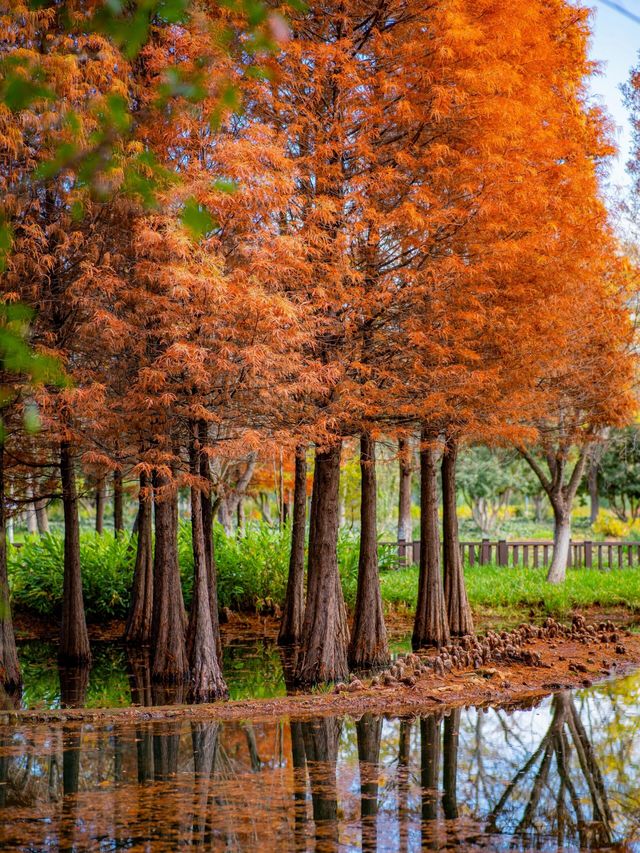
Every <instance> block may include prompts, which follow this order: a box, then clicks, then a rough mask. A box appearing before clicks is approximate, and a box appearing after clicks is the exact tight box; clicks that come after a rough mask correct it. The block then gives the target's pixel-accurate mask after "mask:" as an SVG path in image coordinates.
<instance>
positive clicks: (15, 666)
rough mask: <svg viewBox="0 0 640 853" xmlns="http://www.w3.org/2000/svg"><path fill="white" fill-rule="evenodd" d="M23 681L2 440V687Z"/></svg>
mask: <svg viewBox="0 0 640 853" xmlns="http://www.w3.org/2000/svg"><path fill="white" fill-rule="evenodd" d="M21 682H22V678H21V675H20V664H19V662H18V652H17V649H16V638H15V634H14V632H13V621H12V619H11V601H10V598H9V577H8V573H7V529H6V498H5V489H4V445H3V444H2V442H0V688H1V687H4V688H5V689H6V690H7V691H10V692H11V691H16V690H17V689H18V688H19V687H20V684H21Z"/></svg>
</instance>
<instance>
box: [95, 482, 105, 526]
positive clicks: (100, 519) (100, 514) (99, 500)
mask: <svg viewBox="0 0 640 853" xmlns="http://www.w3.org/2000/svg"><path fill="white" fill-rule="evenodd" d="M104 498H105V489H104V479H102V478H101V479H100V480H99V481H98V485H97V486H96V533H98V534H101V533H102V531H103V530H104Z"/></svg>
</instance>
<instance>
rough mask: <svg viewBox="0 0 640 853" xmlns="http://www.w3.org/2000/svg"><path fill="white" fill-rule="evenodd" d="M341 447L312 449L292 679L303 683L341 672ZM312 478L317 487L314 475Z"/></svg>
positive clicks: (344, 631)
mask: <svg viewBox="0 0 640 853" xmlns="http://www.w3.org/2000/svg"><path fill="white" fill-rule="evenodd" d="M340 450H341V445H340V444H336V445H334V446H333V447H331V448H329V449H328V450H316V467H315V474H314V490H313V501H314V502H315V504H316V506H315V508H312V511H311V516H312V519H313V522H312V536H311V539H310V542H309V572H308V579H307V601H306V607H305V615H304V623H303V628H302V644H301V650H300V656H299V659H298V666H297V670H296V680H297V681H298V682H299V683H302V684H313V683H316V682H319V681H333V680H338V679H341V678H346V677H347V674H348V667H347V644H348V640H349V629H348V627H347V617H346V608H345V604H344V598H343V595H342V586H341V584H340V575H339V574H338V555H337V545H338V492H339V486H340ZM316 480H317V487H316V482H315V481H316Z"/></svg>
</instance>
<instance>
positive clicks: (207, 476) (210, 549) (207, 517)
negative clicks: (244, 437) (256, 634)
mask: <svg viewBox="0 0 640 853" xmlns="http://www.w3.org/2000/svg"><path fill="white" fill-rule="evenodd" d="M198 436H199V440H200V448H201V450H202V448H204V447H206V446H207V440H208V428H207V422H206V421H205V420H202V421H200V423H199V425H198ZM200 477H201V478H202V480H204V481H205V482H206V483H207V484H208V485H209V492H208V493H207V492H202V493H201V495H200V503H201V505H202V528H203V530H204V549H205V555H206V559H207V585H208V588H209V606H210V608H211V628H212V630H213V636H214V637H215V638H216V651H217V654H218V660H219V662H220V665H222V642H221V639H220V619H219V616H218V573H217V570H216V554H215V548H214V543H213V504H212V502H211V501H212V494H211V471H210V468H209V459H208V458H207V455H206V453H203V452H201V453H200Z"/></svg>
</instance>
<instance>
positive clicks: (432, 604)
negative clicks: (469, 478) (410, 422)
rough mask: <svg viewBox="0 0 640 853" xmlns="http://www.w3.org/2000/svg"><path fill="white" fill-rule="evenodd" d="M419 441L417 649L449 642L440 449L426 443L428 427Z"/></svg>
mask: <svg viewBox="0 0 640 853" xmlns="http://www.w3.org/2000/svg"><path fill="white" fill-rule="evenodd" d="M420 440H421V443H422V447H421V450H420V574H419V578H418V602H417V605H416V615H415V621H414V625H413V636H412V638H411V642H412V645H413V648H414V649H419V648H421V647H422V646H431V645H435V646H444V645H446V644H447V643H448V642H449V623H448V621H447V611H446V607H445V598H444V588H443V585H442V574H441V571H440V536H439V533H438V526H439V522H438V480H437V470H438V469H437V451H436V449H435V447H434V446H433V445H432V444H427V442H432V441H433V436H430V435H429V433H428V432H426V431H425V430H423V432H422V435H421V436H420Z"/></svg>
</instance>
